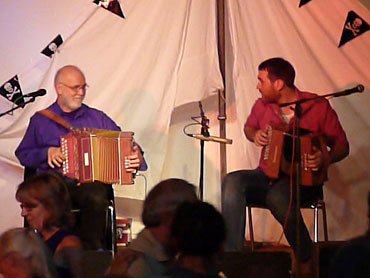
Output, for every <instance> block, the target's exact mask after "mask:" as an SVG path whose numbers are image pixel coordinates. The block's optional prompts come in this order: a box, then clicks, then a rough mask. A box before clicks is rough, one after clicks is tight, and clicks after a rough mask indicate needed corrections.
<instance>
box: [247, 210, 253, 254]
mask: <svg viewBox="0 0 370 278" xmlns="http://www.w3.org/2000/svg"><path fill="white" fill-rule="evenodd" d="M248 223H249V239H250V241H251V247H252V252H253V251H254V236H253V220H252V208H251V207H248Z"/></svg>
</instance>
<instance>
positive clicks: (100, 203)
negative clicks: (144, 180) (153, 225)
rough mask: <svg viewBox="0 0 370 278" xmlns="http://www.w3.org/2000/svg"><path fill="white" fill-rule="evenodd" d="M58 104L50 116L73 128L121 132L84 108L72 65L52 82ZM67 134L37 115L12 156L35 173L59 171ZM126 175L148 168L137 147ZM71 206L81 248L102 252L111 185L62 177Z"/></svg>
mask: <svg viewBox="0 0 370 278" xmlns="http://www.w3.org/2000/svg"><path fill="white" fill-rule="evenodd" d="M54 86H55V90H56V93H57V100H56V102H55V103H53V104H52V105H51V106H49V107H48V108H47V110H49V111H51V112H53V113H54V114H55V115H57V117H58V118H61V119H62V120H64V121H65V122H67V123H68V124H69V125H71V126H72V127H75V128H96V129H105V130H113V131H120V130H121V129H120V127H119V126H117V125H116V123H114V122H113V120H112V119H110V118H109V117H108V116H107V115H106V114H105V113H104V112H102V111H99V110H97V109H94V108H90V107H89V106H87V105H85V104H83V103H82V102H83V100H84V98H85V95H86V89H87V84H86V79H85V76H84V74H83V73H82V71H81V70H80V69H79V68H77V67H76V66H73V65H67V66H64V67H62V68H61V69H59V70H58V72H57V73H56V75H55V79H54ZM69 132H70V131H69V130H68V129H67V128H66V127H64V126H62V125H60V124H59V123H57V122H56V121H54V120H52V119H50V118H48V117H46V116H44V115H41V114H39V113H36V114H35V115H34V116H32V118H31V120H30V124H29V126H28V128H27V131H26V134H25V135H24V138H23V139H22V141H21V143H20V145H19V146H18V148H17V150H16V152H15V154H16V156H17V158H18V159H19V161H20V163H21V164H22V165H24V166H25V167H28V168H34V169H36V170H37V172H42V171H48V170H55V171H58V168H60V167H61V165H62V162H63V161H64V159H65V157H64V155H63V154H62V151H61V148H60V137H61V136H64V135H66V134H67V133H69ZM128 160H129V163H128V164H127V166H126V167H127V169H126V170H127V171H129V172H135V171H136V170H138V169H139V170H146V168H147V165H146V163H145V160H144V158H143V153H142V151H141V149H140V148H139V146H138V145H135V146H134V147H133V152H132V154H131V155H129V156H128ZM65 180H66V182H67V185H68V190H69V192H70V196H71V199H72V203H73V206H74V207H75V208H79V209H80V211H81V215H80V219H81V221H80V222H81V225H80V226H79V227H77V229H78V233H79V236H80V238H81V240H82V243H83V245H84V248H86V249H90V250H98V249H104V248H105V247H106V245H105V243H104V242H105V239H104V227H105V215H106V214H105V213H106V208H107V207H108V204H109V203H108V198H112V197H113V190H112V186H111V185H106V184H103V183H101V182H97V181H96V182H91V183H86V184H81V186H79V185H80V184H79V183H78V182H77V181H76V180H72V179H68V178H66V177H65Z"/></svg>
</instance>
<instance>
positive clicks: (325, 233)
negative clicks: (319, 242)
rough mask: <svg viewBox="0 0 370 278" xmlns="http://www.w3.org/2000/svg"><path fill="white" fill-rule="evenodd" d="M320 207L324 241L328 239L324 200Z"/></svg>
mask: <svg viewBox="0 0 370 278" xmlns="http://www.w3.org/2000/svg"><path fill="white" fill-rule="evenodd" d="M321 209H322V221H323V224H324V238H325V241H328V240H329V236H328V222H327V218H326V206H325V203H324V202H323V203H322V206H321Z"/></svg>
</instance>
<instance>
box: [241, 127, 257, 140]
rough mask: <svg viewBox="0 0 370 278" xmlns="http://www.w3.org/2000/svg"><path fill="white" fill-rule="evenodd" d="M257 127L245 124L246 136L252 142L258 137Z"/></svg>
mask: <svg viewBox="0 0 370 278" xmlns="http://www.w3.org/2000/svg"><path fill="white" fill-rule="evenodd" d="M257 131H258V130H257V129H255V128H253V127H248V126H245V127H244V134H245V137H247V139H248V140H249V141H251V142H254V139H255V137H256V134H257Z"/></svg>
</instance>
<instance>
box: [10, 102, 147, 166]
mask: <svg viewBox="0 0 370 278" xmlns="http://www.w3.org/2000/svg"><path fill="white" fill-rule="evenodd" d="M47 109H48V110H51V111H52V112H54V113H55V114H57V115H58V116H60V117H62V118H63V119H64V120H65V121H67V122H68V123H69V124H70V125H71V126H73V127H77V128H83V127H86V128H97V129H107V130H113V131H120V130H121V129H120V127H119V126H118V125H116V123H115V122H114V121H113V120H112V119H111V118H109V117H108V116H107V115H106V114H105V113H104V112H102V111H99V110H97V109H94V108H91V107H89V106H87V105H85V104H82V106H81V107H80V108H79V109H77V110H75V111H73V112H70V113H65V112H63V111H62V109H61V108H60V107H59V105H58V104H57V102H55V103H53V104H52V105H51V106H49V107H48V108H47ZM68 132H69V130H67V129H66V128H64V127H62V126H60V125H59V124H57V123H56V122H54V121H52V120H50V119H49V118H47V117H45V116H43V115H40V114H38V113H36V114H35V115H33V116H32V117H31V119H30V124H29V126H28V128H27V131H26V134H25V135H24V137H23V139H22V141H21V143H20V144H19V146H18V148H17V149H16V151H15V155H16V156H17V158H18V159H19V161H20V163H21V164H22V165H23V166H26V167H30V168H35V169H37V170H38V171H45V170H50V169H51V168H50V166H49V165H48V149H49V148H50V147H59V146H60V137H61V136H63V135H66V134H67V133H68ZM146 169H147V165H146V163H145V160H144V162H143V163H142V165H140V170H146Z"/></svg>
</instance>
